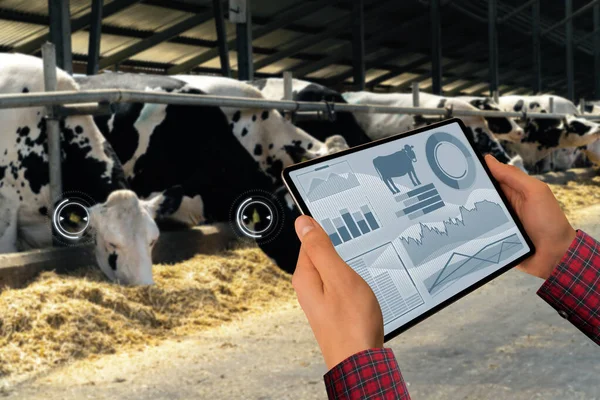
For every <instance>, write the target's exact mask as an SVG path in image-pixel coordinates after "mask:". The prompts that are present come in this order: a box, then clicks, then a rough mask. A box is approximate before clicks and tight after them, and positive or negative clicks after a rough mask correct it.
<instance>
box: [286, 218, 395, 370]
mask: <svg viewBox="0 0 600 400" xmlns="http://www.w3.org/2000/svg"><path fill="white" fill-rule="evenodd" d="M296 233H297V234H298V237H299V238H300V241H301V242H302V247H301V248H300V254H299V257H298V264H297V266H296V271H295V272H294V276H293V278H292V284H293V286H294V289H295V290H296V294H297V296H298V302H299V303H300V306H301V307H302V309H303V310H304V313H305V314H306V317H307V318H308V322H309V323H310V326H311V328H312V330H313V332H314V334H315V338H316V339H317V342H318V343H319V346H320V348H321V352H322V353H323V358H324V359H325V364H327V368H328V369H331V368H333V367H334V366H336V365H337V364H339V363H340V362H342V361H343V360H345V359H346V358H348V357H350V356H352V355H353V354H356V353H358V352H360V351H362V350H367V349H372V348H381V347H383V317H382V315H381V308H380V307H379V303H378V302H377V298H376V297H375V294H373V291H372V290H371V288H370V287H369V285H368V284H367V283H366V282H365V281H364V280H363V279H362V278H361V277H360V275H358V274H357V273H356V272H355V271H354V270H353V269H352V268H350V267H349V266H348V264H346V263H345V262H344V260H342V259H341V258H340V256H339V255H338V254H337V252H336V251H335V248H334V247H333V244H332V243H331V240H329V236H327V233H326V232H325V231H324V230H323V228H321V227H320V226H319V224H318V223H317V222H316V221H315V220H314V219H312V218H310V217H308V216H301V217H298V219H296Z"/></svg>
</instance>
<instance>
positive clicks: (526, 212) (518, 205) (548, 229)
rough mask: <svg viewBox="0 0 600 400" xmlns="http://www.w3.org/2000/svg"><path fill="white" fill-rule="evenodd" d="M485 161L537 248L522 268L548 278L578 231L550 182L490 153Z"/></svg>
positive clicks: (534, 274)
mask: <svg viewBox="0 0 600 400" xmlns="http://www.w3.org/2000/svg"><path fill="white" fill-rule="evenodd" d="M485 161H486V163H487V165H488V167H489V169H490V171H491V172H492V175H494V178H496V180H497V181H498V182H499V183H500V187H501V188H502V191H503V192H504V194H505V195H506V198H507V199H508V201H509V202H510V204H511V205H512V207H513V209H514V210H515V212H516V213H517V215H518V216H519V219H520V220H521V222H522V223H523V226H524V227H525V231H527V234H528V235H529V237H530V238H531V240H532V241H533V244H534V245H535V248H536V252H535V254H534V255H533V256H532V257H530V258H528V259H527V260H525V261H523V262H522V263H521V264H520V265H519V268H520V269H521V270H523V271H525V272H527V273H528V274H531V275H533V276H537V277H540V278H542V279H548V278H549V277H550V275H551V274H552V271H553V270H554V268H555V267H556V265H557V264H558V263H559V262H560V260H561V258H562V257H563V255H564V254H565V253H566V252H567V250H568V248H569V246H570V245H571V242H573V240H574V239H575V236H576V232H575V230H574V229H573V228H572V227H571V224H569V221H568V220H567V217H566V216H565V214H564V213H563V212H562V210H561V209H560V206H559V205H558V201H556V198H555V197H554V195H553V194H552V191H550V188H549V187H548V185H546V184H545V183H544V182H542V181H540V180H538V179H536V178H534V177H532V176H529V175H527V174H526V173H524V172H523V171H521V170H520V169H518V168H516V167H513V166H512V165H506V164H502V163H501V162H499V161H498V160H496V159H495V158H494V157H493V156H491V155H487V156H485Z"/></svg>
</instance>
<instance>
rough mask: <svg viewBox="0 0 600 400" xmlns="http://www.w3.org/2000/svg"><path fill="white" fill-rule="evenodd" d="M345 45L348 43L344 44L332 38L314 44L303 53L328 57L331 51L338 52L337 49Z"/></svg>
mask: <svg viewBox="0 0 600 400" xmlns="http://www.w3.org/2000/svg"><path fill="white" fill-rule="evenodd" d="M345 43H348V42H345V41H343V40H338V39H333V38H332V39H326V40H323V41H321V42H318V43H315V44H313V45H312V46H309V47H307V48H306V49H305V52H307V53H316V54H323V55H329V54H330V53H331V52H332V51H335V50H338V49H339V47H340V46H341V45H343V44H345Z"/></svg>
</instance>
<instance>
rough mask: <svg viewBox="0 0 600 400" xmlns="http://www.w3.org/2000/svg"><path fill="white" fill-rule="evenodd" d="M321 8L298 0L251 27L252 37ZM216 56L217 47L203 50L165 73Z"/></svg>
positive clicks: (230, 44) (182, 70) (231, 43)
mask: <svg viewBox="0 0 600 400" xmlns="http://www.w3.org/2000/svg"><path fill="white" fill-rule="evenodd" d="M341 1H342V0H337V1H333V4H336V3H339V2H341ZM330 5H332V4H330ZM322 9H323V5H322V4H320V3H318V2H314V3H313V2H310V3H305V2H300V3H298V4H296V5H294V6H292V7H290V8H288V9H287V10H286V11H284V12H283V13H281V14H280V15H279V18H277V19H276V20H273V21H271V22H269V23H267V24H266V25H263V26H261V27H258V28H255V29H253V30H252V37H253V38H254V39H258V38H260V37H262V36H265V35H267V34H269V33H271V32H273V31H276V30H277V29H280V28H283V27H284V26H287V25H289V24H291V23H292V22H294V21H296V20H298V15H302V16H306V15H310V14H312V13H315V12H317V11H320V10H322ZM235 45H236V40H235V39H232V40H229V41H228V42H227V46H228V47H235ZM218 56H219V49H218V48H213V49H210V50H208V51H205V52H204V53H202V54H199V55H197V56H195V57H192V58H191V59H189V60H187V61H185V62H183V63H181V64H177V65H174V66H173V67H171V68H169V69H168V70H167V73H168V74H169V75H174V74H181V73H185V72H187V71H189V70H191V69H192V68H194V67H196V66H198V65H200V64H203V63H205V62H207V61H209V60H212V59H213V58H215V57H218Z"/></svg>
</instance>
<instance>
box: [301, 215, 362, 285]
mask: <svg viewBox="0 0 600 400" xmlns="http://www.w3.org/2000/svg"><path fill="white" fill-rule="evenodd" d="M295 226H296V234H297V235H298V238H299V239H300V241H301V242H302V248H303V249H304V251H305V253H306V255H307V256H308V257H309V258H310V260H311V261H312V265H314V267H315V268H316V270H317V271H318V272H319V275H320V276H321V279H322V280H323V282H325V281H327V280H328V279H330V278H334V277H337V278H338V279H339V278H342V277H343V276H344V274H345V273H347V272H348V270H349V269H350V268H349V267H348V266H347V265H346V263H345V262H344V260H342V259H341V258H340V256H339V255H338V253H337V251H335V248H334V247H333V244H332V243H331V240H330V239H329V236H328V235H327V233H326V232H325V231H324V230H323V228H321V226H320V225H319V224H318V223H317V221H315V220H314V219H312V218H311V217H308V216H306V215H302V216H300V217H298V218H297V219H296V225H295Z"/></svg>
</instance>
